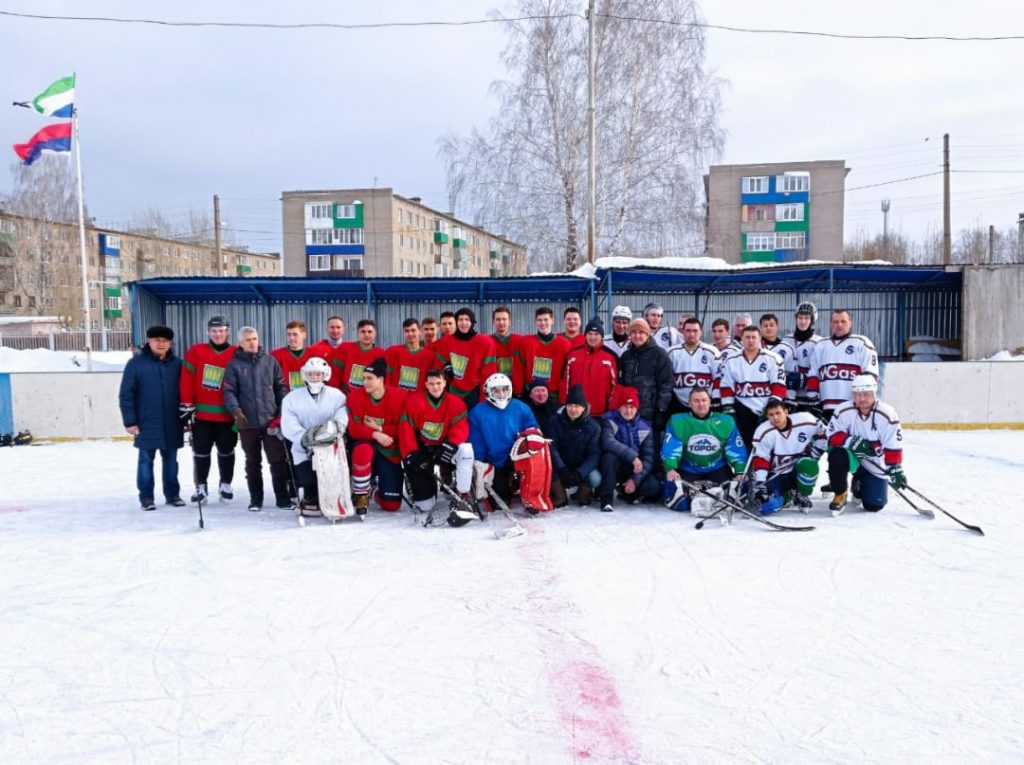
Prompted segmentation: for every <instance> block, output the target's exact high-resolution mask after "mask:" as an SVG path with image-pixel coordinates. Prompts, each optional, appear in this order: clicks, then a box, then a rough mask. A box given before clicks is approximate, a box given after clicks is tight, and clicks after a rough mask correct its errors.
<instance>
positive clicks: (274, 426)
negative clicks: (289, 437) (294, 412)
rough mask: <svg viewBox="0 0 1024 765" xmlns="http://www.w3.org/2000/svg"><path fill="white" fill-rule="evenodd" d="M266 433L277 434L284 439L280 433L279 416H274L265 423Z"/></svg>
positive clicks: (269, 434)
mask: <svg viewBox="0 0 1024 765" xmlns="http://www.w3.org/2000/svg"><path fill="white" fill-rule="evenodd" d="M267 435H268V436H277V437H278V438H279V439H281V440H282V441H283V440H284V436H282V435H281V418H280V417H275V418H274V419H272V420H271V421H270V422H268V423H267Z"/></svg>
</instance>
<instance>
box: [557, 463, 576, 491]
mask: <svg viewBox="0 0 1024 765" xmlns="http://www.w3.org/2000/svg"><path fill="white" fill-rule="evenodd" d="M558 480H559V481H561V482H562V486H563V487H565V488H566V489H571V488H572V487H573V486H578V485H579V483H580V474H579V471H577V470H570V469H569V468H567V467H564V468H562V469H561V470H559V471H558Z"/></svg>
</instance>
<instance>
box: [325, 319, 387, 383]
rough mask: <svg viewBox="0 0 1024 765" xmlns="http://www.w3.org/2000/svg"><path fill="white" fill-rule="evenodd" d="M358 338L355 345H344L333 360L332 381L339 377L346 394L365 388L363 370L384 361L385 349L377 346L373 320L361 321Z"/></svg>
mask: <svg viewBox="0 0 1024 765" xmlns="http://www.w3.org/2000/svg"><path fill="white" fill-rule="evenodd" d="M356 337H357V339H356V341H355V342H354V343H342V345H341V347H340V348H339V349H338V352H337V353H336V354H335V356H334V358H333V359H332V360H331V363H332V364H333V366H334V371H333V372H332V373H331V380H332V381H333V380H334V377H335V375H337V376H338V377H339V378H340V384H341V389H342V390H343V391H344V392H345V393H351V392H352V391H353V390H354V389H356V388H362V387H363V370H364V369H365V368H366V366H367V365H368V364H370V363H371V362H373V361H376V360H377V359H381V360H384V349H383V348H381V347H380V346H378V345H377V344H376V342H377V324H376V322H374V320H373V319H360V320H359V324H358V326H357V328H356Z"/></svg>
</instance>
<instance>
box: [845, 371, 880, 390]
mask: <svg viewBox="0 0 1024 765" xmlns="http://www.w3.org/2000/svg"><path fill="white" fill-rule="evenodd" d="M850 389H851V390H852V391H853V392H854V393H874V392H875V391H877V390H878V380H876V379H875V376H874V375H857V376H856V377H854V378H853V383H852V384H851V386H850Z"/></svg>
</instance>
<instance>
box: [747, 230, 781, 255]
mask: <svg viewBox="0 0 1024 765" xmlns="http://www.w3.org/2000/svg"><path fill="white" fill-rule="evenodd" d="M774 249H775V232H774V231H770V232H756V233H755V232H752V233H749V234H747V246H746V251H747V252H770V251H772V250H774Z"/></svg>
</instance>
